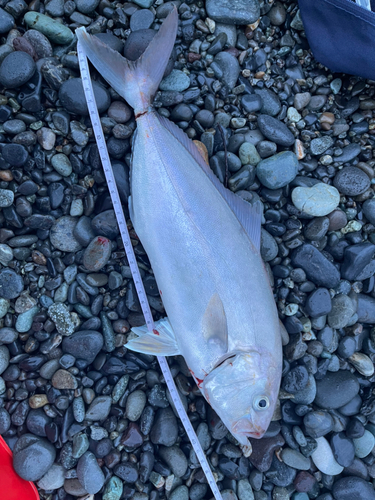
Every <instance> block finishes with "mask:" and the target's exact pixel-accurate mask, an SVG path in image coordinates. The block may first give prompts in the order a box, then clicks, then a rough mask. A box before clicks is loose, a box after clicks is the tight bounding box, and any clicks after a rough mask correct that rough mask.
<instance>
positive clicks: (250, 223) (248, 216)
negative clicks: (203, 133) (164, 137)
mask: <svg viewBox="0 0 375 500" xmlns="http://www.w3.org/2000/svg"><path fill="white" fill-rule="evenodd" d="M156 116H157V117H158V119H159V121H160V123H161V125H162V126H163V127H164V128H165V129H166V130H168V131H169V132H170V133H171V134H172V135H173V137H175V139H177V140H178V141H179V142H180V144H181V145H182V146H184V147H185V148H186V149H187V150H188V151H189V153H190V154H191V155H192V157H193V158H194V160H195V161H196V162H197V163H198V164H199V165H200V166H201V167H202V169H203V171H204V172H205V173H206V174H207V175H208V177H209V178H210V180H211V181H212V183H213V184H214V186H215V187H216V189H217V190H218V191H219V193H220V194H221V195H222V197H223V198H224V199H225V201H226V202H227V203H228V205H229V207H230V208H231V209H232V211H233V212H234V214H235V215H236V217H237V219H238V221H239V222H240V224H241V225H242V227H243V229H244V230H245V231H246V233H247V235H248V236H249V238H250V240H251V241H252V243H253V244H254V246H255V248H256V249H257V250H258V251H259V249H260V227H261V221H262V205H261V202H260V201H259V200H258V201H256V202H255V203H253V204H250V203H248V202H247V201H245V200H243V199H242V198H240V197H239V196H237V195H236V194H235V193H232V191H229V189H227V188H225V187H224V186H223V184H222V183H221V182H220V181H219V179H218V178H217V177H216V175H215V174H214V173H213V172H212V170H211V168H210V167H209V165H207V163H206V162H205V161H204V159H203V157H202V155H201V154H200V152H199V151H198V148H197V147H196V145H195V144H194V142H193V141H192V140H191V139H189V137H188V136H187V135H186V134H185V132H184V131H183V130H182V129H180V127H178V126H177V125H175V124H174V123H172V122H171V121H170V120H168V119H167V118H165V117H164V116H161V115H159V114H158V113H156Z"/></svg>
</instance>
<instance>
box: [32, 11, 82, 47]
mask: <svg viewBox="0 0 375 500" xmlns="http://www.w3.org/2000/svg"><path fill="white" fill-rule="evenodd" d="M24 20H25V23H26V24H27V25H28V26H29V28H34V29H35V30H37V31H40V32H41V33H43V35H45V36H46V37H47V38H49V40H51V41H52V42H55V43H57V44H66V43H70V42H71V41H72V40H73V33H72V31H71V30H70V29H69V28H67V27H66V26H64V25H63V24H61V23H60V22H58V21H57V20H54V19H52V18H50V17H48V16H46V15H44V14H40V13H39V12H31V11H30V12H27V13H26V14H25V17H24Z"/></svg>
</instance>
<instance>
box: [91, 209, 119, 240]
mask: <svg viewBox="0 0 375 500" xmlns="http://www.w3.org/2000/svg"><path fill="white" fill-rule="evenodd" d="M91 226H92V229H93V230H94V232H95V233H96V234H97V235H100V236H106V237H107V238H110V239H113V238H115V237H116V236H117V235H118V234H119V229H118V225H117V221H116V216H115V212H114V211H113V210H106V211H105V212H102V213H100V214H99V215H97V216H96V217H94V218H93V219H92V221H91Z"/></svg>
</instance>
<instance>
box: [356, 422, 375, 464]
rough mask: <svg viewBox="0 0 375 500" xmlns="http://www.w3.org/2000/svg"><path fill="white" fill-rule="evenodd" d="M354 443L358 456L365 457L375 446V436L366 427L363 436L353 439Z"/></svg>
mask: <svg viewBox="0 0 375 500" xmlns="http://www.w3.org/2000/svg"><path fill="white" fill-rule="evenodd" d="M353 443H354V450H355V454H356V456H357V457H358V458H365V457H367V455H369V454H370V453H371V451H372V449H373V448H374V445H375V437H374V435H373V434H372V433H371V432H370V431H368V430H367V429H366V430H365V432H364V434H363V436H361V437H359V438H355V439H353Z"/></svg>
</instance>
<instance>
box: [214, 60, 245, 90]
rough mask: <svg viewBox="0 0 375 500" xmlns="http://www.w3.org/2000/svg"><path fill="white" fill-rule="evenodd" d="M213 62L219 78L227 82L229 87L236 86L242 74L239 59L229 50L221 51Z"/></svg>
mask: <svg viewBox="0 0 375 500" xmlns="http://www.w3.org/2000/svg"><path fill="white" fill-rule="evenodd" d="M212 64H213V65H214V66H212V65H211V67H212V69H213V70H214V71H215V75H216V77H217V78H218V80H220V81H222V82H223V83H225V84H226V85H227V86H228V88H229V89H232V88H233V87H235V85H236V83H237V79H238V76H239V74H240V66H239V64H238V61H237V59H236V58H235V57H233V56H232V55H231V54H229V53H228V52H219V54H217V55H216V56H215V59H214V62H213V63H212Z"/></svg>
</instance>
